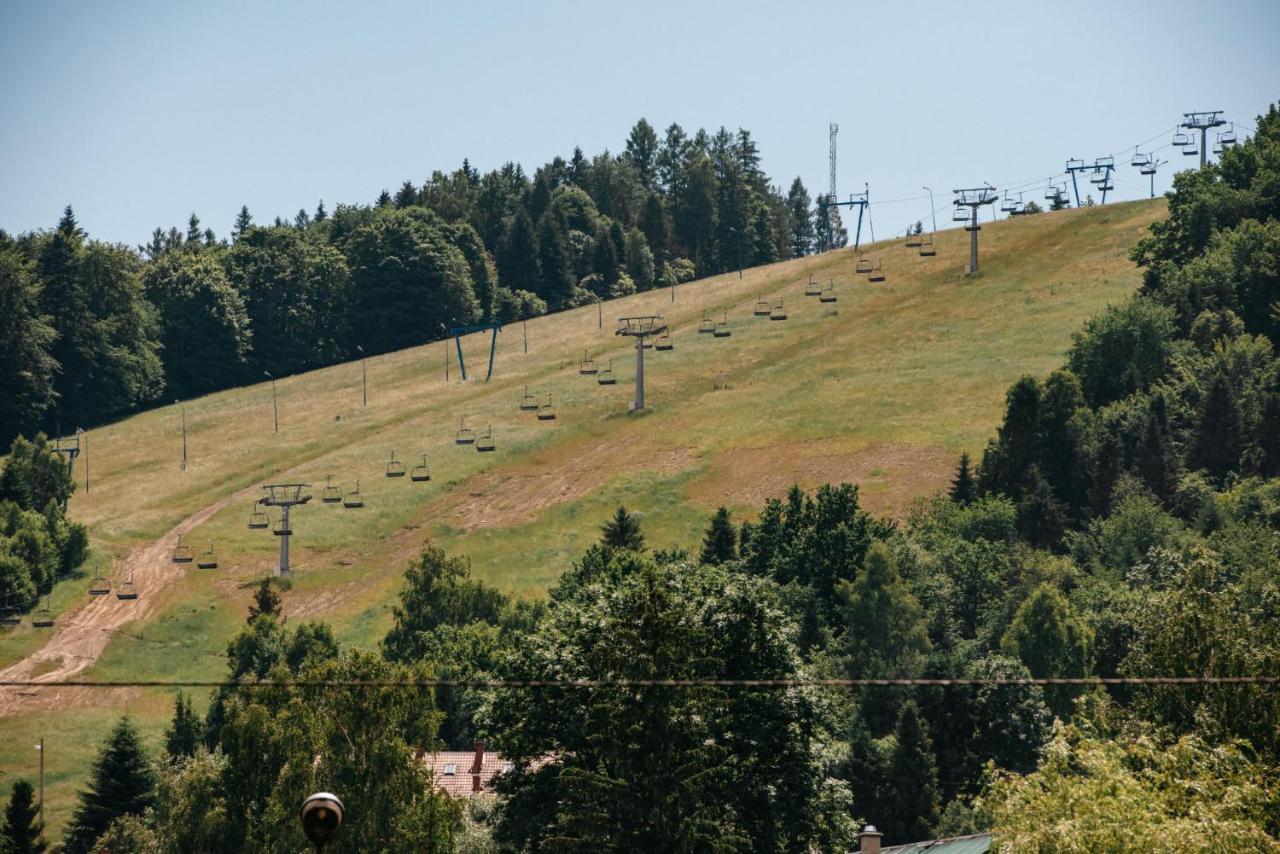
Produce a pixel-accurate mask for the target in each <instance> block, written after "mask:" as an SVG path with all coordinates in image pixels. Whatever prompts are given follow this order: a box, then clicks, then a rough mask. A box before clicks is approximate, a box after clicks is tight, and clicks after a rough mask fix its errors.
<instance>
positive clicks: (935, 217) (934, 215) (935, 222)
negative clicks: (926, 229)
mask: <svg viewBox="0 0 1280 854" xmlns="http://www.w3.org/2000/svg"><path fill="white" fill-rule="evenodd" d="M920 189H922V190H929V188H928V187H921V188H920ZM929 216H931V217H932V218H933V230H934V231H935V232H936V231H937V230H938V214H937V213H936V212H935V210H934V207H933V190H929Z"/></svg>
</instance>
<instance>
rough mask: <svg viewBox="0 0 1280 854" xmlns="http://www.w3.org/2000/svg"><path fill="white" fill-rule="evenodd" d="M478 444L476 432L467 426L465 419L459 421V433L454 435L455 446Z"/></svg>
mask: <svg viewBox="0 0 1280 854" xmlns="http://www.w3.org/2000/svg"><path fill="white" fill-rule="evenodd" d="M475 442H476V432H475V431H474V430H472V429H471V428H470V427H468V426H467V419H466V418H465V417H463V418H460V419H458V432H457V433H455V434H453V443H454V444H455V445H474V444H475Z"/></svg>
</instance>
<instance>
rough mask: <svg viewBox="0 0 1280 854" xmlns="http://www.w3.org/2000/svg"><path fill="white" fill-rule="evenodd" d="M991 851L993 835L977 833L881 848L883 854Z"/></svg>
mask: <svg viewBox="0 0 1280 854" xmlns="http://www.w3.org/2000/svg"><path fill="white" fill-rule="evenodd" d="M990 850H991V834H990V833H975V834H974V835H973V836H952V837H949V838H947V839H930V840H929V841H927V842H912V843H911V844H910V845H890V846H886V847H885V848H881V849H880V852H881V854H926V852H927V854H987V852H988V851H990Z"/></svg>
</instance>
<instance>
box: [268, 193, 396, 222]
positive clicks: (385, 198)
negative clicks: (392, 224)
mask: <svg viewBox="0 0 1280 854" xmlns="http://www.w3.org/2000/svg"><path fill="white" fill-rule="evenodd" d="M373 206H374V207H377V208H389V207H391V194H390V193H388V192H387V191H386V190H385V189H384V190H383V191H382V192H381V193H379V194H378V199H377V201H375V202H374V203H373ZM277 224H278V223H277Z"/></svg>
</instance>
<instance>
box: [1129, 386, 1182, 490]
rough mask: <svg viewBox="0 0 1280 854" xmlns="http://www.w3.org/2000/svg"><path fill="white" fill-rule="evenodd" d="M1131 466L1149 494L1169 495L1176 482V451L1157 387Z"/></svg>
mask: <svg viewBox="0 0 1280 854" xmlns="http://www.w3.org/2000/svg"><path fill="white" fill-rule="evenodd" d="M1134 466H1135V468H1136V469H1137V472H1138V476H1139V477H1140V478H1142V481H1143V483H1145V484H1146V485H1147V487H1148V488H1149V489H1150V490H1151V492H1152V494H1153V495H1155V496H1156V497H1157V498H1159V499H1160V500H1161V501H1168V500H1169V499H1170V498H1172V497H1173V493H1174V490H1176V489H1177V486H1178V454H1177V451H1176V449H1175V448H1174V444H1173V430H1172V429H1171V428H1170V426H1169V412H1168V406H1167V404H1166V403H1165V398H1164V395H1163V394H1162V393H1161V392H1159V391H1157V392H1156V393H1155V394H1153V395H1152V396H1151V404H1150V405H1149V406H1148V407H1147V417H1146V419H1145V423H1144V424H1143V428H1142V440H1141V442H1139V443H1138V447H1137V450H1136V452H1135V454H1134Z"/></svg>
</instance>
